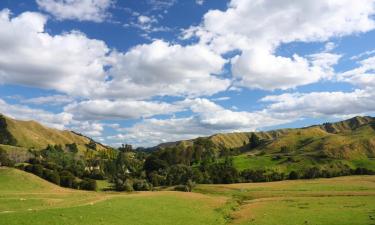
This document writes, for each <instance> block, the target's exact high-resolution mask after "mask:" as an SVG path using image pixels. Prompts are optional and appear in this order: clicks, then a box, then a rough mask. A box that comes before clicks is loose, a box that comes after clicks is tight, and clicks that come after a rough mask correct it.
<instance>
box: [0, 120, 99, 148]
mask: <svg viewBox="0 0 375 225" xmlns="http://www.w3.org/2000/svg"><path fill="white" fill-rule="evenodd" d="M89 142H90V138H88V137H85V136H82V135H79V134H77V133H74V132H72V131H67V130H64V131H61V130H57V129H53V128H48V127H45V126H43V125H41V124H40V123H37V122H35V121H21V120H15V119H11V118H9V117H6V116H4V115H1V114H0V144H3V145H8V146H17V147H21V149H22V148H26V149H28V148H35V149H42V148H45V147H46V146H47V145H63V146H64V145H66V144H72V143H76V144H77V145H78V148H81V149H84V148H85V145H86V144H88V143H89ZM4 148H7V147H4ZM97 148H98V150H101V149H105V148H106V147H105V146H102V145H100V144H97Z"/></svg>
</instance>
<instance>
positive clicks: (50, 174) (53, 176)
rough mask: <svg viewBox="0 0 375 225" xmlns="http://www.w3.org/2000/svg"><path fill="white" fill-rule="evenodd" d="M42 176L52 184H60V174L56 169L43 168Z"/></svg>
mask: <svg viewBox="0 0 375 225" xmlns="http://www.w3.org/2000/svg"><path fill="white" fill-rule="evenodd" d="M43 178H44V179H46V180H48V181H50V182H52V183H54V184H57V185H60V175H59V174H58V173H57V172H56V171H53V170H49V169H44V170H43Z"/></svg>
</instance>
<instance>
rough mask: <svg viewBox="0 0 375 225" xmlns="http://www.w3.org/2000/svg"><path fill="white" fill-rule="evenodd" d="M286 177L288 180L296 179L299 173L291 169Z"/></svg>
mask: <svg viewBox="0 0 375 225" xmlns="http://www.w3.org/2000/svg"><path fill="white" fill-rule="evenodd" d="M288 178H289V180H297V179H298V178H299V174H298V173H297V172H296V171H291V172H290V173H289V176H288Z"/></svg>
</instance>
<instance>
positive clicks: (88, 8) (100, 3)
mask: <svg viewBox="0 0 375 225" xmlns="http://www.w3.org/2000/svg"><path fill="white" fill-rule="evenodd" d="M36 2H37V4H38V6H39V7H40V8H41V9H42V10H44V11H46V12H48V13H51V14H52V15H53V16H54V17H56V18H57V19H58V20H79V21H94V22H103V21H104V20H105V19H106V18H108V17H109V16H110V14H109V13H108V11H107V10H108V8H109V7H110V6H111V5H112V4H113V1H112V0H36Z"/></svg>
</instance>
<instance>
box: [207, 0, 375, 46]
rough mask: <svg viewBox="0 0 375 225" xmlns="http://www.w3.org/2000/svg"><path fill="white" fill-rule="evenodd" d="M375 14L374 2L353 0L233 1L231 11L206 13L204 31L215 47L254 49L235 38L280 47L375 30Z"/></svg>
mask: <svg viewBox="0 0 375 225" xmlns="http://www.w3.org/2000/svg"><path fill="white" fill-rule="evenodd" d="M374 13H375V4H374V0H363V1H361V3H360V4H358V2H356V1H353V0H331V1H326V0H316V1H310V0H300V1H293V0H287V1H279V0H267V1H266V0H258V1H252V0H232V1H231V2H230V3H229V8H228V9H227V10H225V11H220V10H210V11H209V12H208V13H206V14H205V15H204V20H203V23H202V25H201V27H200V29H201V30H204V31H206V32H207V33H206V37H207V35H208V36H210V37H211V39H208V40H209V41H214V42H213V44H215V39H217V41H219V42H220V40H219V39H220V38H224V39H226V42H227V43H228V45H232V47H237V48H239V49H244V48H245V49H246V48H251V46H238V43H239V44H242V43H241V42H237V41H236V39H234V38H233V37H234V36H238V37H244V38H246V39H247V40H248V44H249V45H254V44H256V43H265V44H267V45H269V46H273V47H276V46H278V45H279V44H280V43H288V42H293V41H304V42H311V41H325V40H328V39H329V38H331V37H333V36H344V35H348V34H352V33H356V32H366V31H369V30H372V29H373V28H374V26H375V23H374V21H373V19H372V18H371V16H372V15H373V14H374ZM201 35H204V33H202V34H201ZM202 37H203V38H205V36H202ZM206 40H207V39H206Z"/></svg>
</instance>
